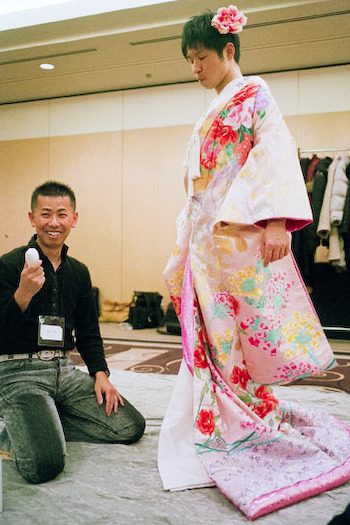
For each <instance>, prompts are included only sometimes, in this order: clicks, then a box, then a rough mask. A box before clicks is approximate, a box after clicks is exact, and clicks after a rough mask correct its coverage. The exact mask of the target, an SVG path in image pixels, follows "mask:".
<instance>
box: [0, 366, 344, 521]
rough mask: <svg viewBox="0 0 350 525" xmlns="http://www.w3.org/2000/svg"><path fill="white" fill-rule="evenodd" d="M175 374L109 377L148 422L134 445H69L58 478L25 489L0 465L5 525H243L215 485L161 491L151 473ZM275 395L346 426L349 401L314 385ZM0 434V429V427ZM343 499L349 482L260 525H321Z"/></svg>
mask: <svg viewBox="0 0 350 525" xmlns="http://www.w3.org/2000/svg"><path fill="white" fill-rule="evenodd" d="M175 379H176V377H175V376H165V375H156V374H137V373H135V372H129V371H113V372H112V374H111V380H112V382H113V383H114V384H115V385H116V386H117V387H118V389H119V390H120V392H121V393H122V394H123V395H124V396H125V397H127V398H128V399H129V401H131V402H132V403H134V404H135V406H137V407H138V408H139V410H140V411H141V412H142V413H143V414H144V415H145V417H146V419H147V429H146V433H145V436H144V437H143V438H142V439H141V441H140V442H139V443H136V444H134V445H131V446H126V445H94V444H91V443H68V447H67V448H68V457H67V461H66V467H65V470H64V472H63V473H62V474H61V475H60V476H59V477H58V478H57V479H56V480H54V481H50V482H49V483H44V484H42V485H29V484H28V483H26V482H25V481H24V480H22V478H21V477H20V476H19V474H18V473H17V471H16V469H15V467H14V465H13V464H10V462H9V461H3V462H2V466H3V512H2V514H0V523H4V525H5V524H6V525H34V524H35V525H47V524H49V523H50V524H51V523H55V525H100V524H103V525H117V524H118V525H119V524H120V525H124V524H125V525H126V524H130V525H134V524H135V525H136V524H137V525H184V524H186V525H198V524H199V523H200V524H203V525H210V524H216V523H217V516H218V515H219V516H220V525H232V524H233V523H234V524H235V525H243V524H247V523H249V522H248V520H247V518H246V517H245V516H244V515H243V514H242V513H241V512H240V511H239V510H238V509H236V508H235V507H234V506H233V505H232V504H231V503H230V502H229V501H228V500H227V499H226V498H225V496H223V495H222V494H221V493H220V492H219V491H218V490H217V489H216V488H215V487H214V488H201V489H195V490H184V491H180V492H169V491H165V490H163V487H162V483H161V479H160V476H159V472H158V469H157V447H158V438H159V431H160V426H161V423H162V420H163V417H164V414H165V412H166V408H167V406H168V404H169V400H170V397H171V395H172V391H173V388H174V385H175ZM276 393H277V394H278V395H279V396H280V397H283V398H284V399H291V400H293V401H298V402H300V403H303V404H307V405H309V406H318V407H320V408H322V409H323V410H325V411H328V412H330V413H332V414H334V415H335V416H337V417H339V419H342V420H343V421H345V422H347V423H348V424H350V413H349V409H348V407H349V396H348V395H347V394H345V393H342V392H334V391H330V390H328V391H327V390H325V389H322V388H316V387H301V386H295V387H279V388H276ZM0 430H1V428H0ZM349 500H350V484H349V483H347V484H346V485H343V486H342V487H338V488H337V489H334V490H332V491H330V492H325V493H323V494H320V495H318V496H316V497H314V498H310V499H308V500H304V501H301V502H300V503H297V504H295V505H292V506H291V507H287V508H284V509H281V510H279V511H277V512H275V513H274V514H271V515H268V516H265V517H262V518H259V519H258V520H257V523H259V525H280V524H281V523H285V524H292V523H293V524H294V523H305V524H307V525H326V524H327V523H328V521H329V520H330V519H331V518H332V517H333V516H334V515H335V514H338V513H340V512H342V511H343V510H344V509H345V507H346V505H347V504H348V503H349Z"/></svg>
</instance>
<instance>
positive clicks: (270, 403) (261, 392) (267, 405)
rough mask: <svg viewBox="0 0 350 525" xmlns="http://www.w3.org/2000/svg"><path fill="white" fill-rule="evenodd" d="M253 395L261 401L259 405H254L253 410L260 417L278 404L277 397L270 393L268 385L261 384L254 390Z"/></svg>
mask: <svg viewBox="0 0 350 525" xmlns="http://www.w3.org/2000/svg"><path fill="white" fill-rule="evenodd" d="M255 395H256V396H257V397H258V398H260V399H261V400H262V401H263V402H262V404H261V405H254V407H253V409H252V410H253V412H255V413H256V414H257V415H258V416H259V417H261V418H262V419H263V418H264V417H265V416H266V415H267V414H268V413H269V412H272V411H273V410H275V409H276V407H277V406H278V399H277V398H276V397H275V396H274V395H273V394H271V389H270V387H268V386H264V385H261V386H259V388H258V389H257V390H256V391H255Z"/></svg>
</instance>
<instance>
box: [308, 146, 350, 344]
mask: <svg viewBox="0 0 350 525" xmlns="http://www.w3.org/2000/svg"><path fill="white" fill-rule="evenodd" d="M342 152H350V147H342V148H319V149H300V148H298V157H299V159H301V155H302V154H310V153H312V154H317V153H342ZM322 328H323V330H325V332H326V334H327V336H328V337H330V338H332V335H333V337H335V338H336V339H338V338H339V335H338V336H337V334H340V338H342V336H341V334H343V338H346V339H350V337H349V334H350V328H349V327H347V326H327V325H326V326H322Z"/></svg>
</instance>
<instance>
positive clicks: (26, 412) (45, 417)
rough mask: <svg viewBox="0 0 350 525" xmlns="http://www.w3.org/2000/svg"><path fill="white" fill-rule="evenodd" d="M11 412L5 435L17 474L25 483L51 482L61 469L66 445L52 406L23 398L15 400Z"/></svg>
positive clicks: (40, 398)
mask: <svg viewBox="0 0 350 525" xmlns="http://www.w3.org/2000/svg"><path fill="white" fill-rule="evenodd" d="M14 412H16V414H15V418H14V420H13V422H12V423H13V424H12V425H11V426H9V428H8V431H9V437H10V440H11V445H12V449H13V452H14V456H15V461H16V465H17V468H18V471H19V473H20V474H21V476H22V477H23V478H24V479H25V480H27V481H28V482H29V483H44V482H46V481H50V480H52V479H54V478H55V477H56V476H57V475H58V474H60V473H61V472H62V470H63V468H64V463H65V452H66V443H65V439H64V434H63V430H62V427H61V424H60V421H59V417H58V414H56V409H55V407H54V406H53V403H51V400H49V399H48V398H45V397H44V396H40V395H36V394H27V395H26V396H23V397H20V398H18V399H17V400H16V405H15V407H14ZM10 430H11V432H10ZM10 434H11V435H10Z"/></svg>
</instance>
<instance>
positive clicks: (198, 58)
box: [187, 44, 234, 93]
mask: <svg viewBox="0 0 350 525" xmlns="http://www.w3.org/2000/svg"><path fill="white" fill-rule="evenodd" d="M233 56H234V46H233V45H232V44H228V45H227V46H226V48H225V49H224V51H223V56H222V58H220V57H219V55H218V53H217V51H215V50H214V49H207V48H205V47H199V48H190V49H188V52H187V60H188V61H189V63H190V64H191V67H192V71H193V74H194V75H195V77H196V78H197V80H198V82H199V83H200V84H201V85H202V86H204V87H205V88H206V89H215V90H216V92H217V93H220V91H222V90H223V88H224V87H225V86H226V84H228V83H229V82H231V80H233V78H234V71H233V67H232V66H233Z"/></svg>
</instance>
